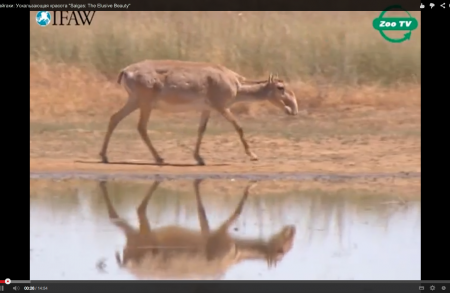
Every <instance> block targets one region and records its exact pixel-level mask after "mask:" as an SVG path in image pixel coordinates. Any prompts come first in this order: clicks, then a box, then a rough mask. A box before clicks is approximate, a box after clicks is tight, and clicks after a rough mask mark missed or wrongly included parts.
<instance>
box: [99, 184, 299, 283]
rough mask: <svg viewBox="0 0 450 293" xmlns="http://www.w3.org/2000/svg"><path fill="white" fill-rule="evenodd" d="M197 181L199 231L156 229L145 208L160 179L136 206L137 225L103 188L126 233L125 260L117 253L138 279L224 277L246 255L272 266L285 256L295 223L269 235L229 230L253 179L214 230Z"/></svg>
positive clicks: (114, 216)
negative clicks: (238, 233)
mask: <svg viewBox="0 0 450 293" xmlns="http://www.w3.org/2000/svg"><path fill="white" fill-rule="evenodd" d="M201 181H202V180H195V181H194V189H195V196H196V201H197V213H198V219H199V222H200V231H198V230H192V229H188V228H183V227H180V226H166V227H161V228H157V229H152V228H151V226H150V223H149V222H148V219H147V215H146V209H147V204H148V202H149V200H150V199H151V197H152V195H153V193H154V192H155V190H156V189H157V188H158V186H159V184H160V183H161V182H159V181H155V182H154V183H153V185H152V186H151V187H150V189H149V191H148V192H147V195H146V196H145V197H144V199H143V200H142V202H141V204H140V205H139V207H138V208H137V215H138V219H139V229H135V228H134V227H132V226H131V225H130V224H129V223H128V222H127V221H126V220H124V219H122V218H120V217H119V215H118V214H117V212H116V210H115V209H114V207H113V205H112V203H111V200H110V199H109V195H108V191H107V188H106V183H105V182H101V183H100V187H101V191H102V194H103V197H104V199H105V201H106V204H107V207H108V213H109V217H110V219H111V220H112V222H113V223H114V224H115V225H116V226H117V227H119V228H120V229H121V230H122V231H123V232H124V233H125V236H126V238H127V241H126V245H125V248H124V249H123V254H122V259H121V257H120V254H119V253H118V252H116V260H117V263H118V264H119V266H120V267H122V268H125V269H127V270H128V271H129V272H130V273H131V274H133V275H134V276H135V277H137V278H139V279H149V278H151V279H167V278H170V279H173V278H178V279H209V278H217V277H218V276H222V275H223V274H224V273H225V272H226V271H227V270H228V269H229V268H230V267H231V266H233V265H235V264H238V263H240V262H242V261H244V260H252V259H253V260H264V261H266V262H267V265H268V267H269V268H271V267H273V266H275V265H276V264H277V263H278V262H279V261H281V260H282V258H283V257H284V255H285V254H286V253H287V252H289V251H290V250H291V248H292V244H293V240H294V236H295V227H294V226H292V225H288V226H285V227H283V228H282V229H281V231H280V232H278V233H276V234H274V235H272V237H270V239H269V240H265V239H259V238H249V239H242V238H237V237H234V236H231V235H229V233H228V229H229V228H230V225H231V224H233V222H234V221H236V219H237V218H238V217H239V215H240V214H241V212H242V209H243V206H244V203H245V201H246V200H247V198H248V195H249V191H250V189H251V188H252V187H254V186H255V185H256V182H250V183H249V184H248V186H247V187H246V188H245V190H244V194H243V196H242V199H241V200H240V202H239V205H238V206H237V208H236V210H235V211H234V213H233V214H232V215H231V216H230V217H229V218H228V219H227V220H226V221H224V222H223V224H222V225H220V227H219V228H218V229H216V230H211V229H210V227H209V223H208V218H207V217H206V213H205V209H204V207H203V203H202V200H201V196H200V190H199V187H200V183H201Z"/></svg>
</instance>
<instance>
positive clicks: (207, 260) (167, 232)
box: [30, 180, 420, 280]
mask: <svg viewBox="0 0 450 293" xmlns="http://www.w3.org/2000/svg"><path fill="white" fill-rule="evenodd" d="M30 183H31V189H30V193H31V194H30V197H31V248H30V249H31V278H32V279H33V280H109V279H116V280H134V279H179V278H192V279H225V280H236V279H238V280H247V279H261V280H378V279H379V280H411V279H417V280H418V279H420V191H418V192H417V194H413V195H411V196H409V197H407V199H405V197H401V196H399V195H398V194H395V192H394V191H389V189H386V190H387V191H386V190H384V191H381V190H379V191H377V190H368V189H363V188H359V187H358V188H356V187H355V188H349V187H348V186H346V187H342V186H339V185H336V186H335V185H330V184H326V185H325V184H324V185H323V186H322V185H321V183H320V182H315V183H314V184H312V183H311V184H306V183H298V182H276V181H271V182H264V181H263V182H259V183H258V184H257V185H255V186H253V187H252V188H251V189H250V190H249V192H248V197H247V198H245V190H246V188H247V187H248V186H250V185H249V183H248V182H246V181H230V180H205V181H203V182H197V183H198V186H199V188H198V190H199V192H198V197H197V196H196V192H195V184H194V182H192V181H167V182H162V183H160V184H159V185H157V184H154V183H153V182H114V181H113V182H106V183H105V184H104V185H103V186H102V185H101V184H100V183H99V182H96V181H81V180H80V181H59V182H57V181H50V180H30ZM152 187H153V190H152ZM146 197H147V198H148V206H147V207H146V209H141V213H140V214H139V215H140V216H138V213H137V208H138V206H139V205H140V204H141V203H142V201H143V200H144V199H145V198H146ZM108 202H109V203H110V207H109V210H108ZM199 203H200V204H202V205H203V207H204V211H205V214H206V217H203V218H202V212H201V211H202V209H201V208H200V209H199V206H200V205H199ZM240 203H242V204H243V205H242V212H241V214H240V215H237V216H236V217H237V218H236V219H235V221H234V222H232V223H231V224H230V226H229V229H228V231H229V236H230V237H227V234H226V232H220V231H219V232H218V231H217V229H218V228H219V227H220V226H221V225H224V223H225V222H226V220H227V219H229V218H230V217H231V216H232V215H233V213H234V212H235V211H236V209H237V208H238V206H239V204H240ZM114 210H115V212H116V213H117V215H116V216H117V217H119V219H122V220H118V219H117V218H116V219H115V220H111V218H110V216H111V215H112V217H113V218H114ZM199 211H200V212H199ZM145 216H146V217H147V219H148V223H149V227H148V230H146V229H145V228H146V227H147V226H145V222H146V221H145V219H144V218H145ZM199 219H203V220H206V222H207V223H208V225H209V230H208V229H206V228H205V226H204V227H203V229H201V226H200V224H199V221H200V220H199ZM204 223H205V222H204ZM142 231H143V232H142ZM202 231H203V234H202ZM208 231H209V232H208ZM139 232H141V233H139ZM133 235H134V236H133ZM136 235H137V236H136ZM133 237H134V238H133ZM208 237H209V238H208ZM127 239H128V245H130V246H129V247H131V248H130V249H128V251H125V252H124V248H125V245H126V244H127ZM291 240H292V241H291ZM202 243H208V244H207V245H206V244H205V245H203V244H202ZM133 245H134V246H133ZM133 247H134V248H133ZM136 247H138V248H136ZM116 253H117V257H116ZM142 255H144V256H142ZM269 263H270V264H276V266H269V265H268V264H269ZM120 264H122V265H124V266H123V267H120V266H119V265H120Z"/></svg>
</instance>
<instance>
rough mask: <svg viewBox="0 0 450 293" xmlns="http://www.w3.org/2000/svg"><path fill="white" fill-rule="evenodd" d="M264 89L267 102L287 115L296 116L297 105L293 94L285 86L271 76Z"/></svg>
mask: <svg viewBox="0 0 450 293" xmlns="http://www.w3.org/2000/svg"><path fill="white" fill-rule="evenodd" d="M266 89H267V90H268V95H267V96H268V101H269V102H270V103H272V104H273V105H274V106H276V107H277V108H280V109H281V110H283V111H284V112H285V113H286V114H288V115H297V114H298V105H297V99H296V97H295V94H294V92H293V91H292V90H290V89H289V88H288V87H287V85H286V84H285V83H284V82H283V81H282V80H281V79H278V78H274V76H273V75H272V74H270V75H269V79H268V80H267V85H266Z"/></svg>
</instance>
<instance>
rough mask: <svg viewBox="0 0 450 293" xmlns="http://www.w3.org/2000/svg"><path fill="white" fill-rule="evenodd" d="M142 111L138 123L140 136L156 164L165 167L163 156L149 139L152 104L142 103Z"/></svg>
mask: <svg viewBox="0 0 450 293" xmlns="http://www.w3.org/2000/svg"><path fill="white" fill-rule="evenodd" d="M140 110H141V113H140V116H139V123H138V127H137V130H138V132H139V135H140V136H141V138H142V140H143V141H144V143H145V145H146V146H147V147H148V149H149V150H150V152H151V153H152V155H153V158H154V160H155V162H156V164H158V165H163V164H164V159H163V158H161V156H160V155H159V154H158V152H157V151H156V149H155V148H154V147H153V144H152V142H151V141H150V138H149V137H148V134H147V125H148V121H149V119H150V114H151V112H152V106H151V104H150V103H148V101H145V100H144V101H141V103H140Z"/></svg>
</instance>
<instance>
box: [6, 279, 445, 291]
mask: <svg viewBox="0 0 450 293" xmlns="http://www.w3.org/2000/svg"><path fill="white" fill-rule="evenodd" d="M21 282H29V281H21ZM16 283H19V282H18V281H11V282H10V284H9V285H3V284H0V286H3V288H0V289H3V291H4V292H17V291H48V292H61V293H65V292H68V293H72V292H73V293H79V292H96V293H102V292H105V293H116V292H121V293H122V292H123V293H128V292H134V293H140V292H142V293H148V292H164V293H186V292H195V293H222V292H223V293H229V292H233V293H247V292H248V291H250V290H257V291H258V293H279V292H283V293H285V292H286V293H298V292H308V293H315V292H317V293H322V292H323V293H331V292H333V293H334V292H338V293H339V292H340V293H363V292H370V293H421V292H433V293H437V292H442V293H445V292H447V291H448V292H449V293H450V281H339V282H338V281H298V282H296V281H285V282H280V281H227V282H224V281H214V282H211V281H208V282H206V281H204V282H200V281H198V282H193V281H192V282H188V281H170V282H169V281H31V282H29V283H28V284H23V283H22V284H16ZM5 284H6V282H5ZM1 293H3V292H1Z"/></svg>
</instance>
